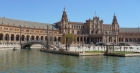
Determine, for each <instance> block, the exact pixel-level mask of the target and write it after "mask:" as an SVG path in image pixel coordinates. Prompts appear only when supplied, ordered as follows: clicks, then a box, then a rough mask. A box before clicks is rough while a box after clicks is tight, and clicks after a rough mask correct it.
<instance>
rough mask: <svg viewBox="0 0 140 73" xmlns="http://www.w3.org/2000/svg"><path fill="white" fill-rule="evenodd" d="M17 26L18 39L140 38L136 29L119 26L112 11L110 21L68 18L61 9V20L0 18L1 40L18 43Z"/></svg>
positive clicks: (25, 40)
mask: <svg viewBox="0 0 140 73" xmlns="http://www.w3.org/2000/svg"><path fill="white" fill-rule="evenodd" d="M47 25H48V35H47V32H46V31H47ZM20 27H21V28H20ZM20 30H21V40H22V42H28V41H32V40H47V37H49V38H53V39H52V40H53V41H54V42H62V40H63V39H64V38H63V36H64V35H65V34H67V33H73V34H75V36H76V40H75V42H74V43H90V42H93V43H94V44H95V43H97V42H112V43H119V42H135V43H139V42H140V37H139V36H140V29H139V28H121V27H119V24H118V21H117V17H116V15H115V14H114V16H113V19H112V22H111V24H105V23H103V20H100V18H99V17H97V16H94V17H93V19H88V20H86V21H85V22H70V21H69V20H68V16H67V13H66V10H65V9H64V11H63V14H62V18H61V20H60V21H59V22H56V23H54V24H46V23H38V22H30V21H22V20H15V19H9V18H0V42H1V43H19V40H20Z"/></svg>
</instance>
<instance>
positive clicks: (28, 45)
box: [21, 41, 50, 49]
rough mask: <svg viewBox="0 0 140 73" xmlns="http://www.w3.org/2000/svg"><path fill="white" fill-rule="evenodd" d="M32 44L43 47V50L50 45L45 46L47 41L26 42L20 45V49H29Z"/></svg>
mask: <svg viewBox="0 0 140 73" xmlns="http://www.w3.org/2000/svg"><path fill="white" fill-rule="evenodd" d="M34 44H40V45H43V46H44V47H45V48H47V46H48V47H50V44H49V43H48V45H47V41H28V42H24V43H21V49H26V48H28V49H30V47H31V46H32V45H34Z"/></svg>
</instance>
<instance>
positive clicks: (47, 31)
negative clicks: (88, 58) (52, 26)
mask: <svg viewBox="0 0 140 73" xmlns="http://www.w3.org/2000/svg"><path fill="white" fill-rule="evenodd" d="M48 28H49V26H48V25H47V49H49V46H48V37H49V36H48Z"/></svg>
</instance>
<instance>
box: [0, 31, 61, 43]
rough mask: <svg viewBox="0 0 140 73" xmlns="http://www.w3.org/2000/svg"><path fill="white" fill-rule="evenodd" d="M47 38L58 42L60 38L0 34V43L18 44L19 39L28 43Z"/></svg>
mask: <svg viewBox="0 0 140 73" xmlns="http://www.w3.org/2000/svg"><path fill="white" fill-rule="evenodd" d="M47 37H48V39H49V40H50V41H54V42H56V41H59V42H60V40H61V37H59V36H54V37H52V36H41V35H21V37H20V35H19V34H3V33H0V42H1V43H19V41H20V38H21V42H28V41H46V40H47Z"/></svg>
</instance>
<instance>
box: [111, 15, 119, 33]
mask: <svg viewBox="0 0 140 73" xmlns="http://www.w3.org/2000/svg"><path fill="white" fill-rule="evenodd" d="M118 30H119V24H118V21H117V18H116V15H115V14H114V16H113V21H112V31H113V32H117V31H118Z"/></svg>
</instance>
